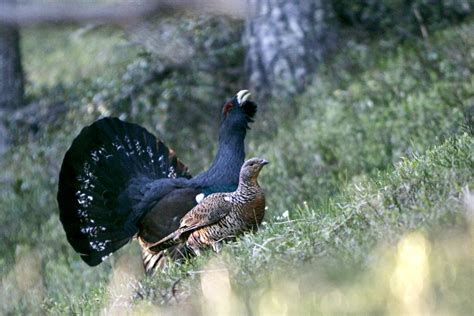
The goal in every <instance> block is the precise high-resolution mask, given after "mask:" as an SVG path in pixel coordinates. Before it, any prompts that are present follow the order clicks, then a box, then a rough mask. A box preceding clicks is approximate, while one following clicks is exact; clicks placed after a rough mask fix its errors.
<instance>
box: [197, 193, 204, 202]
mask: <svg viewBox="0 0 474 316" xmlns="http://www.w3.org/2000/svg"><path fill="white" fill-rule="evenodd" d="M195 199H196V202H197V204H199V203H201V202H202V200H204V193H199V194H198V195H196V198H195Z"/></svg>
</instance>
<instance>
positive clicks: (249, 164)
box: [150, 158, 268, 254]
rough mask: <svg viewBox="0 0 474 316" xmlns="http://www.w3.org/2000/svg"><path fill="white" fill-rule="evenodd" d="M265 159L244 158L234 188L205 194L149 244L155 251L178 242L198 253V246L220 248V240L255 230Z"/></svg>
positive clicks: (261, 206) (260, 208)
mask: <svg viewBox="0 0 474 316" xmlns="http://www.w3.org/2000/svg"><path fill="white" fill-rule="evenodd" d="M266 164H268V161H266V160H264V159H260V158H252V159H249V160H247V161H246V162H245V163H244V164H243V166H242V169H241V171H240V179H239V186H238V188H237V190H235V191H234V192H228V193H213V194H211V195H209V196H207V197H206V198H205V199H204V200H203V201H202V202H201V203H199V204H198V205H196V206H195V207H194V208H193V209H192V210H191V211H189V212H188V213H187V214H186V215H184V217H183V218H182V219H181V222H180V225H179V228H178V229H177V230H176V231H174V232H173V233H171V234H169V235H168V236H166V237H165V238H163V239H161V240H160V241H158V242H156V243H154V244H152V245H150V248H153V249H154V250H155V251H161V250H164V249H166V248H169V247H173V246H176V245H180V246H181V248H182V249H190V250H191V252H190V253H193V254H199V252H200V250H201V249H204V248H207V247H212V248H213V249H214V250H218V249H219V248H220V244H221V242H222V241H224V240H226V239H229V238H230V239H232V238H234V237H236V236H238V235H240V234H242V233H244V232H247V231H251V230H255V229H257V228H258V225H260V223H261V222H262V220H263V216H264V214H265V194H264V192H263V190H262V188H261V187H260V185H259V184H258V181H257V178H258V175H259V173H260V171H261V170H262V168H263V166H264V165H266Z"/></svg>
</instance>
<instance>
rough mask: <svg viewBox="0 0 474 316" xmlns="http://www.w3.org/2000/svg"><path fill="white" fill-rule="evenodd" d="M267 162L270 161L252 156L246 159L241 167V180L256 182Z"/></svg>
mask: <svg viewBox="0 0 474 316" xmlns="http://www.w3.org/2000/svg"><path fill="white" fill-rule="evenodd" d="M267 164H268V161H267V160H265V159H262V158H251V159H249V160H247V161H245V162H244V164H243V165H242V168H241V169H240V179H241V181H251V182H256V181H257V178H258V175H259V174H260V171H261V170H262V168H263V166H265V165H267Z"/></svg>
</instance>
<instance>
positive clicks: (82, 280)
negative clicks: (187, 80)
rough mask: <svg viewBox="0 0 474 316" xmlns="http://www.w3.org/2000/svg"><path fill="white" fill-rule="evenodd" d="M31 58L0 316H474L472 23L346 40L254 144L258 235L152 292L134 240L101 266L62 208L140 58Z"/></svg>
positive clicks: (91, 50)
mask: <svg viewBox="0 0 474 316" xmlns="http://www.w3.org/2000/svg"><path fill="white" fill-rule="evenodd" d="M22 45H23V55H24V61H25V71H26V73H27V74H28V85H27V93H28V97H29V100H30V101H31V103H32V105H31V106H30V108H29V109H25V110H24V111H23V112H18V113H16V114H15V116H14V117H12V122H11V124H10V126H9V127H8V128H10V130H11V131H13V133H14V139H15V143H14V147H13V148H11V150H10V151H9V152H8V153H7V154H6V159H4V160H2V161H1V162H0V168H2V170H4V171H3V172H2V174H1V175H0V209H1V212H2V216H1V218H0V225H1V227H2V230H1V232H0V241H1V244H0V253H2V256H1V257H0V277H1V280H2V283H1V285H0V314H4V313H19V314H24V313H56V314H64V313H68V314H70V313H74V314H76V313H79V314H89V313H94V314H95V313H109V312H110V313H117V312H120V313H124V312H128V313H137V314H142V313H150V314H152V313H153V314H155V313H157V312H162V313H164V314H168V313H169V314H175V313H178V312H180V313H184V314H191V315H192V314H195V313H196V312H203V313H204V314H226V315H227V314H236V315H241V314H244V313H249V314H250V313H252V314H259V315H260V314H261V315H273V314H288V315H314V314H337V315H339V314H354V313H357V314H369V313H370V314H384V313H393V314H434V315H436V314H451V315H453V314H458V315H466V314H472V313H473V312H474V300H473V299H472V293H473V284H474V265H473V262H474V261H473V259H474V257H473V256H474V255H473V251H472V249H473V241H474V155H473V153H474V139H473V133H474V127H473V123H474V120H473V113H474V76H473V74H474V68H473V65H474V23H473V22H472V21H471V22H467V23H464V24H461V25H458V26H453V27H450V28H448V29H445V30H441V31H439V32H436V33H434V34H430V38H429V40H427V41H423V42H422V41H419V40H418V41H415V40H414V41H406V42H404V43H396V44H394V43H387V40H386V39H372V40H370V41H368V42H357V41H355V40H354V41H348V43H347V44H345V46H344V47H342V48H341V53H340V54H338V55H336V56H335V57H334V58H332V60H331V61H330V62H329V63H328V64H327V65H325V66H323V67H322V69H321V70H320V74H319V77H318V80H316V81H315V83H314V84H313V85H312V86H311V87H309V88H308V90H307V91H306V92H305V93H304V94H303V95H300V96H297V97H295V98H294V99H292V100H290V101H288V100H286V101H285V103H284V104H283V103H282V104H279V103H278V102H277V101H273V104H272V105H271V106H269V109H267V111H266V112H263V113H266V114H267V115H268V113H271V114H272V117H271V118H265V117H261V116H258V118H257V120H256V122H255V123H254V128H253V129H252V130H251V131H250V133H249V135H248V138H247V139H248V148H249V149H248V154H247V155H248V156H249V157H250V156H254V155H258V156H260V157H265V158H267V159H268V160H270V162H271V164H270V165H269V166H268V168H266V169H264V171H263V172H262V174H261V178H262V181H261V182H262V183H261V184H262V186H263V187H264V188H265V189H266V191H267V197H268V201H269V202H268V210H267V216H266V219H265V222H264V223H263V224H262V227H260V230H259V231H258V232H257V233H255V234H247V235H245V236H243V237H242V238H240V239H239V240H238V241H237V242H235V243H231V244H227V245H225V247H224V248H223V250H222V252H221V253H219V254H214V253H206V254H205V255H204V256H202V257H199V258H196V259H193V260H190V261H188V262H184V263H181V264H177V263H176V264H171V265H170V266H169V267H167V268H166V269H165V270H164V271H162V272H161V273H158V274H156V275H155V276H153V277H145V276H144V275H143V271H142V267H141V259H140V254H139V249H138V245H137V243H136V242H135V241H134V242H132V243H131V244H130V245H128V246H126V247H125V248H124V249H123V250H120V251H119V252H118V253H117V254H115V255H114V256H112V258H111V260H108V261H107V262H105V263H103V264H101V265H100V266H98V267H96V268H90V267H88V266H86V265H85V264H84V263H83V262H82V261H81V260H80V258H79V256H78V255H77V254H75V253H74V251H73V250H72V248H71V247H70V246H69V245H68V244H67V241H66V238H65V235H64V232H63V231H62V228H61V224H60V222H59V218H58V210H57V203H56V200H55V195H56V187H57V175H58V170H59V166H60V163H61V159H62V157H63V155H64V153H65V151H66V150H67V147H68V145H69V144H70V143H71V141H72V139H73V138H74V136H75V135H77V133H78V132H79V131H80V129H81V128H82V127H83V126H84V125H86V124H89V123H90V122H92V121H93V120H94V119H97V118H98V117H99V116H100V115H101V114H108V113H110V112H112V113H115V112H114V109H111V108H109V106H110V105H109V104H108V103H107V102H104V101H103V100H104V99H106V98H104V95H107V94H111V93H113V91H114V89H115V88H114V86H115V85H120V84H121V83H120V82H121V78H122V77H121V76H122V75H123V73H124V72H125V71H126V69H127V65H128V64H129V63H130V62H132V61H133V59H134V58H135V56H136V55H137V54H138V53H139V51H140V50H139V48H137V47H135V46H133V45H131V44H129V43H128V42H127V41H126V40H125V39H124V38H123V37H122V36H121V35H120V34H117V33H116V32H112V31H111V30H107V29H105V30H100V31H94V32H90V33H88V34H86V35H83V34H80V33H77V31H75V30H73V29H71V30H63V31H61V32H57V31H56V32H50V31H48V30H45V31H27V32H25V33H24V35H23V43H22ZM84 48H85V49H84ZM91 56H93V57H91ZM72 59H74V62H71V60H72ZM98 87H99V88H98ZM236 90H238V89H236ZM288 107H294V108H298V109H299V110H298V111H295V112H294V113H293V112H291V111H290V112H291V113H289V111H288ZM28 111H32V112H34V113H35V115H34V118H31V115H29V114H28V113H29V112H28ZM25 113H26V114H25ZM260 115H263V114H261V113H260ZM137 123H141V122H137ZM142 123H144V124H145V125H146V124H148V125H147V126H150V125H149V122H142ZM272 124H277V125H278V128H277V129H276V130H275V131H272V132H271V133H264V130H265V129H266V127H268V126H271V125H272ZM259 125H260V126H259ZM198 141H202V142H205V141H207V140H205V139H204V138H203V137H201V138H199V139H198ZM171 145H172V144H171ZM194 159H198V157H195V158H194ZM184 161H186V162H187V163H188V164H189V165H192V164H193V158H192V157H191V156H189V157H188V156H185V159H184Z"/></svg>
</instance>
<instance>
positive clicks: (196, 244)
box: [186, 192, 265, 250]
mask: <svg viewBox="0 0 474 316" xmlns="http://www.w3.org/2000/svg"><path fill="white" fill-rule="evenodd" d="M264 214H265V196H264V194H263V192H257V194H256V195H255V196H252V198H251V199H245V201H239V200H234V201H233V206H232V210H231V212H229V214H228V215H227V216H225V217H224V218H222V219H221V220H219V221H218V222H217V223H215V224H212V225H209V226H206V227H203V228H201V229H198V230H196V231H194V232H192V233H191V234H190V235H189V237H188V239H187V242H186V243H187V245H188V247H190V248H191V249H194V250H196V249H201V248H205V247H207V246H212V245H213V244H214V243H216V242H220V241H222V240H225V239H232V238H235V237H237V236H238V235H241V234H242V233H244V232H247V231H251V230H255V229H257V228H258V225H260V223H261V222H262V220H263V216H264Z"/></svg>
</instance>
